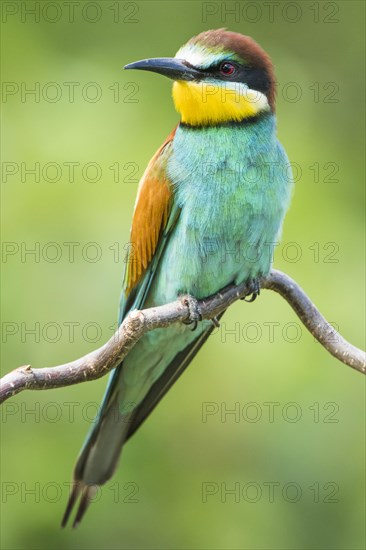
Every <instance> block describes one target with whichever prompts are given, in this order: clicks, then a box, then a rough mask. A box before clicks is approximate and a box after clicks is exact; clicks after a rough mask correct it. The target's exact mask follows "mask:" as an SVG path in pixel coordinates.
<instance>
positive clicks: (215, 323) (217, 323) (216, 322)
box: [210, 317, 220, 328]
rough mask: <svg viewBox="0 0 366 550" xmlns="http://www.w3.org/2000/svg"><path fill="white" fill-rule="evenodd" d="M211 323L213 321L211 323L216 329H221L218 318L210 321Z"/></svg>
mask: <svg viewBox="0 0 366 550" xmlns="http://www.w3.org/2000/svg"><path fill="white" fill-rule="evenodd" d="M210 321H211V323H212V324H213V326H214V327H216V328H219V326H220V321H219V320H218V318H217V317H212V319H210Z"/></svg>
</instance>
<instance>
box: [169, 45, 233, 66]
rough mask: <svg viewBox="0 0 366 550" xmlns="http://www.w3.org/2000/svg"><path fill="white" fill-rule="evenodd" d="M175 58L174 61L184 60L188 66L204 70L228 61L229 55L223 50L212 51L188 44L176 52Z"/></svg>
mask: <svg viewBox="0 0 366 550" xmlns="http://www.w3.org/2000/svg"><path fill="white" fill-rule="evenodd" d="M175 57H176V59H185V61H188V63H189V64H190V65H193V66H194V67H202V68H203V69H204V68H205V67H209V66H210V65H212V64H213V63H216V62H220V61H222V60H223V59H230V57H231V55H230V53H229V52H225V51H224V50H223V49H219V48H217V49H215V50H212V49H208V48H205V47H204V46H202V45H200V44H190V43H189V42H188V44H185V45H184V46H182V47H181V48H180V49H179V50H178V51H177V53H176V55H175Z"/></svg>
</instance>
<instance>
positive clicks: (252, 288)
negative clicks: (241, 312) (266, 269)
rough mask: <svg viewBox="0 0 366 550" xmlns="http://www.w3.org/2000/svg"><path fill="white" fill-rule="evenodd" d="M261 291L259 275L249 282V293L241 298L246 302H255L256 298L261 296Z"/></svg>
mask: <svg viewBox="0 0 366 550" xmlns="http://www.w3.org/2000/svg"><path fill="white" fill-rule="evenodd" d="M260 293H261V286H260V279H259V277H256V278H255V279H252V280H251V281H249V283H248V294H246V295H245V296H243V298H241V300H244V302H248V303H250V302H254V300H255V299H256V298H257V296H259V295H260Z"/></svg>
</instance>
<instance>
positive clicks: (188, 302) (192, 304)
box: [180, 294, 202, 330]
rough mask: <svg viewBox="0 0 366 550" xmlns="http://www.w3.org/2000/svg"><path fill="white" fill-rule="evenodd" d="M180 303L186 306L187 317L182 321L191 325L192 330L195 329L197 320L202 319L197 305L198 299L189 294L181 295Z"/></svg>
mask: <svg viewBox="0 0 366 550" xmlns="http://www.w3.org/2000/svg"><path fill="white" fill-rule="evenodd" d="M180 299H181V302H182V304H183V305H184V306H185V307H187V308H188V313H189V318H188V320H187V321H183V323H184V324H185V325H193V326H192V330H196V328H197V325H198V321H202V315H201V311H200V308H199V305H198V301H197V300H196V298H193V296H190V294H186V295H185V296H181V298H180Z"/></svg>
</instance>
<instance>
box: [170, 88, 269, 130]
mask: <svg viewBox="0 0 366 550" xmlns="http://www.w3.org/2000/svg"><path fill="white" fill-rule="evenodd" d="M173 100H174V104H175V108H176V109H177V111H178V112H179V113H180V115H181V119H182V122H183V123H185V124H189V125H191V126H213V125H215V124H220V123H225V122H230V121H233V122H240V121H242V120H244V119H246V118H251V117H254V116H256V115H257V114H258V113H260V112H261V111H269V110H270V107H269V105H268V101H267V98H266V96H265V95H264V94H262V93H260V92H257V91H256V90H251V89H250V88H248V87H247V86H245V84H242V83H241V82H222V84H221V83H220V84H216V83H214V82H205V81H202V82H196V81H189V82H188V81H183V80H178V81H175V82H174V84H173Z"/></svg>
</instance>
